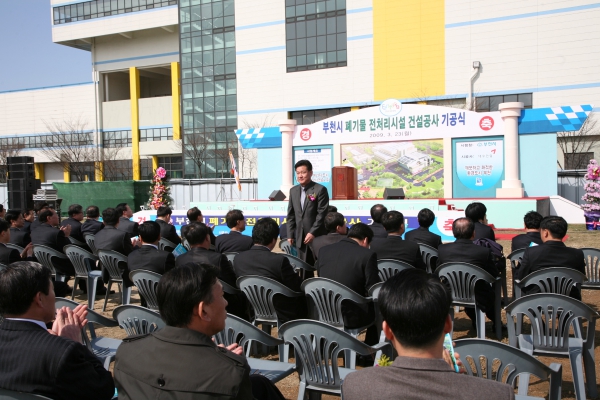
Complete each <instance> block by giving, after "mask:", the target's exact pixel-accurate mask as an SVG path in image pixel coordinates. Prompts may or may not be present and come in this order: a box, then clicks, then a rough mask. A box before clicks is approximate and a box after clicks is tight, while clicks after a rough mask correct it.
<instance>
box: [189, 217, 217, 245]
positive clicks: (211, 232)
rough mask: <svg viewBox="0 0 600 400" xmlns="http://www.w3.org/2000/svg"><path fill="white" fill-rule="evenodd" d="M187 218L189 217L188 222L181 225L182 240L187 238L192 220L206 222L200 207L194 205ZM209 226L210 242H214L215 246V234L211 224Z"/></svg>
mask: <svg viewBox="0 0 600 400" xmlns="http://www.w3.org/2000/svg"><path fill="white" fill-rule="evenodd" d="M187 218H188V221H187V224H186V225H183V226H182V227H181V239H182V240H185V234H186V232H187V230H188V228H189V225H190V224H191V223H192V222H202V223H203V222H204V217H203V216H202V211H200V210H199V209H198V207H192V208H190V209H189V210H188V211H187ZM206 226H208V225H206ZM208 228H209V229H210V232H209V235H210V244H212V245H213V246H214V245H215V242H216V238H215V234H214V233H213V231H212V228H211V227H210V226H209V227H208Z"/></svg>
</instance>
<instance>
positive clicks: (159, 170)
mask: <svg viewBox="0 0 600 400" xmlns="http://www.w3.org/2000/svg"><path fill="white" fill-rule="evenodd" d="M156 176H158V177H159V178H160V179H164V177H165V176H167V170H166V169H164V168H163V167H158V168H157V169H156Z"/></svg>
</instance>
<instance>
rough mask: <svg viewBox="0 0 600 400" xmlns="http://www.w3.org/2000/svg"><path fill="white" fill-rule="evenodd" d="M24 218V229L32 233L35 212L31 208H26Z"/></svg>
mask: <svg viewBox="0 0 600 400" xmlns="http://www.w3.org/2000/svg"><path fill="white" fill-rule="evenodd" d="M23 219H24V220H25V222H24V223H23V231H25V232H27V233H31V223H32V222H33V221H34V220H35V212H34V211H33V210H32V209H31V208H26V209H24V210H23Z"/></svg>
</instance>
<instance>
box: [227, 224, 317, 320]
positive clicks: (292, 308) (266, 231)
mask: <svg viewBox="0 0 600 400" xmlns="http://www.w3.org/2000/svg"><path fill="white" fill-rule="evenodd" d="M278 236H279V225H277V222H275V220H274V219H273V218H269V217H265V218H261V219H259V220H258V221H257V222H256V224H255V225H254V228H253V229H252V240H253V242H254V246H252V248H251V249H250V250H248V251H244V252H241V253H239V254H238V255H237V256H235V262H234V265H233V268H234V269H235V274H236V275H237V276H238V277H242V276H247V275H258V276H262V277H265V278H270V279H273V280H275V281H277V282H279V283H281V284H283V285H285V286H287V287H288V288H289V289H290V290H293V291H294V292H301V291H302V290H301V288H300V285H301V284H302V278H300V276H298V274H297V273H296V272H294V269H293V268H292V265H291V264H290V261H289V260H288V259H287V258H285V257H284V256H282V255H281V254H277V253H273V252H272V250H273V248H274V247H275V243H277V237H278ZM274 306H275V310H277V316H278V317H279V321H280V322H282V323H283V322H287V321H291V320H294V319H299V318H304V317H305V316H306V302H305V300H304V297H301V298H293V299H290V298H286V297H283V296H275V299H274Z"/></svg>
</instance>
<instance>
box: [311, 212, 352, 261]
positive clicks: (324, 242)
mask: <svg viewBox="0 0 600 400" xmlns="http://www.w3.org/2000/svg"><path fill="white" fill-rule="evenodd" d="M325 229H326V230H327V235H322V236H317V237H316V238H315V239H314V240H313V251H314V252H315V257H316V258H319V251H320V250H321V249H322V248H323V247H325V246H328V245H330V244H334V243H337V242H339V241H340V240H342V239H343V238H345V237H346V234H347V233H348V227H347V226H346V220H345V218H344V216H343V215H342V214H340V213H339V212H329V213H327V215H326V216H325Z"/></svg>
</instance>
